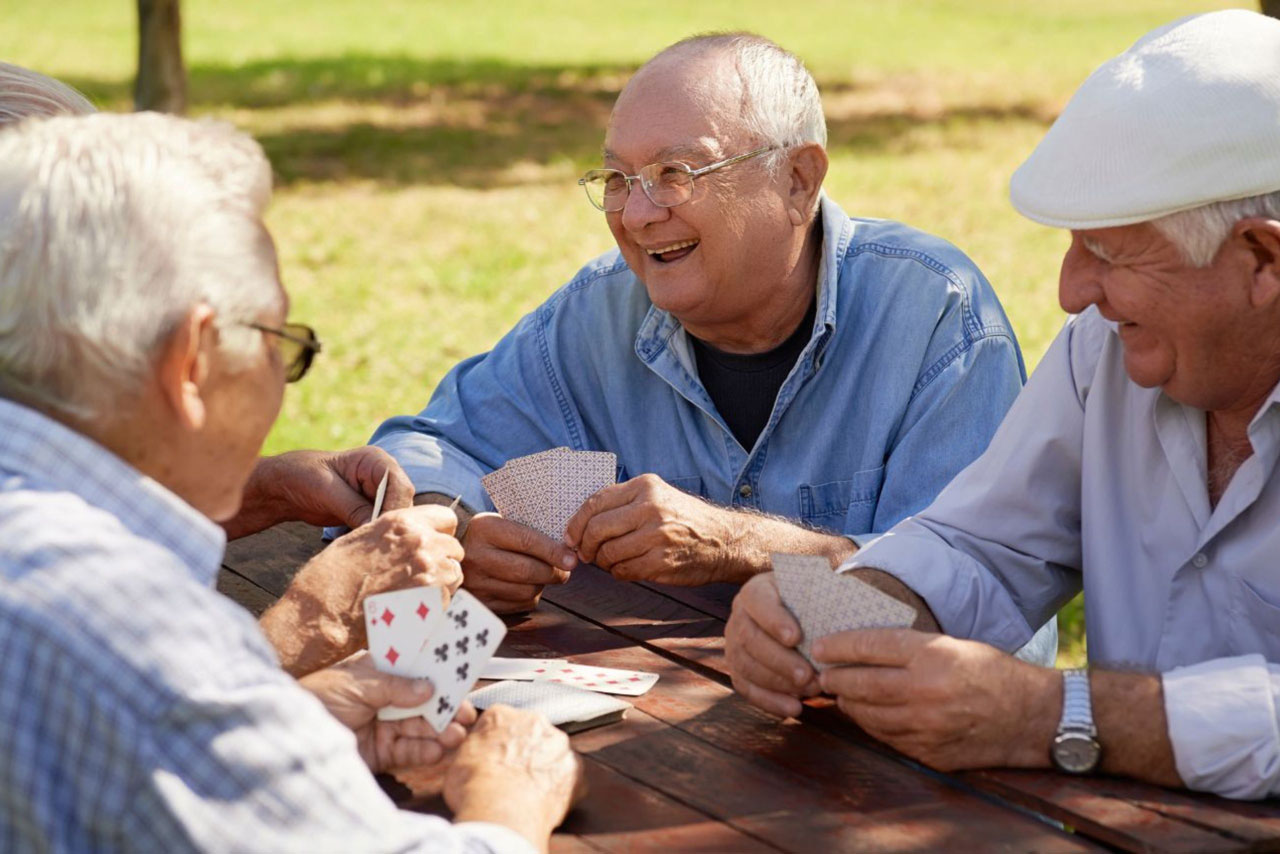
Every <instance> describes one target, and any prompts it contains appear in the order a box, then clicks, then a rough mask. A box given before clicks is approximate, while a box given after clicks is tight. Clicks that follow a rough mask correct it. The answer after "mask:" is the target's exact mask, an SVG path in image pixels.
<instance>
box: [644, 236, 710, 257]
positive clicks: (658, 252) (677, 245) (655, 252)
mask: <svg viewBox="0 0 1280 854" xmlns="http://www.w3.org/2000/svg"><path fill="white" fill-rule="evenodd" d="M697 245H698V241H696V240H685V241H683V242H682V243H672V244H671V245H670V246H664V247H662V248H661V249H649V250H647V251H648V253H649V254H650V255H663V254H665V253H667V252H675V251H676V250H677V249H683V248H685V247H686V246H697Z"/></svg>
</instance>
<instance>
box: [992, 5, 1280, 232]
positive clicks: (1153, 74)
mask: <svg viewBox="0 0 1280 854" xmlns="http://www.w3.org/2000/svg"><path fill="white" fill-rule="evenodd" d="M1275 190H1280V20H1276V19H1274V18H1268V17H1265V16H1263V15H1259V14H1257V13H1255V12H1247V11H1244V10H1243V9H1233V10H1230V11H1224V12H1211V13H1209V14H1207V15H1196V16H1193V17H1189V18H1182V19H1181V20H1178V21H1174V22H1173V23H1172V24H1167V25H1165V26H1163V27H1161V28H1159V29H1157V30H1154V31H1153V32H1150V33H1148V34H1147V35H1145V36H1143V37H1142V38H1141V39H1139V40H1138V41H1137V42H1136V43H1135V44H1134V45H1133V47H1131V48H1129V49H1128V50H1127V51H1125V52H1124V53H1122V54H1120V55H1119V56H1117V57H1116V58H1115V59H1112V60H1110V61H1109V62H1107V63H1106V64H1104V65H1103V66H1102V67H1100V68H1099V69H1098V70H1097V71H1095V72H1093V74H1091V75H1090V76H1089V79H1088V80H1086V81H1085V82H1084V84H1083V85H1082V86H1081V87H1080V89H1079V90H1078V91H1077V92H1076V93H1075V95H1073V96H1072V98H1071V100H1070V102H1068V104H1067V106H1066V109H1064V110H1063V111H1062V115H1060V116H1059V117H1058V120H1057V121H1056V122H1054V124H1053V127H1051V128H1049V132H1048V133H1047V134H1045V137H1044V139H1043V140H1041V141H1040V144H1039V145H1038V146H1036V149H1035V151H1033V152H1031V156H1030V157H1028V158H1027V160H1026V162H1025V163H1023V164H1022V165H1021V166H1020V167H1018V171H1016V172H1014V173H1013V180H1012V181H1011V182H1010V185H1009V197H1010V199H1011V200H1012V202H1013V206H1014V207H1015V208H1017V209H1018V211H1019V212H1020V213H1021V214H1022V215H1023V216H1026V217H1028V218H1030V219H1033V220H1035V221H1036V222H1041V223H1044V224H1045V225H1052V226H1058V227H1061V228H1074V229H1083V228H1105V227H1108V226H1113V225H1128V224H1130V223H1135V222H1146V221H1148V220H1152V219H1156V218H1158V217H1161V216H1165V215H1166V214H1171V213H1175V212H1177V211H1182V210H1187V209H1189V208H1194V207H1198V206H1200V205H1204V204H1208V203H1209V202H1217V201H1224V200H1227V199H1241V198H1245V197H1247V196H1256V195H1260V194H1262V193H1268V192H1272V191H1275Z"/></svg>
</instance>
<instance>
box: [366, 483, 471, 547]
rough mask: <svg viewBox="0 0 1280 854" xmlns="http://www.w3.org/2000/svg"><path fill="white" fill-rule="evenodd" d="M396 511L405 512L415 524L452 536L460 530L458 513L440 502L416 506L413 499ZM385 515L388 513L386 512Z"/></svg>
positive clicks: (406, 516)
mask: <svg viewBox="0 0 1280 854" xmlns="http://www.w3.org/2000/svg"><path fill="white" fill-rule="evenodd" d="M388 490H390V487H388ZM395 512H396V513H403V514H405V518H407V519H411V520H412V524H414V525H418V526H423V527H427V528H430V529H431V530H433V531H438V532H439V533H441V534H447V535H449V536H450V537H452V536H453V535H454V533H456V532H457V530H458V517H457V515H456V514H455V513H454V512H453V511H452V510H450V509H449V508H448V507H445V506H443V505H440V504H419V505H416V506H415V505H414V504H413V502H412V499H411V500H410V503H409V505H408V506H406V507H402V508H400V509H399V510H397V511H395ZM383 515H387V514H386V513H384V514H383Z"/></svg>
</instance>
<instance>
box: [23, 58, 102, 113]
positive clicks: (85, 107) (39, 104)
mask: <svg viewBox="0 0 1280 854" xmlns="http://www.w3.org/2000/svg"><path fill="white" fill-rule="evenodd" d="M92 112H94V109H93V104H91V103H89V99H88V98H86V97H85V96H84V95H81V94H80V93H79V92H77V91H76V90H75V89H72V88H71V87H70V86H68V85H67V84H65V83H63V82H62V81H60V80H54V79H53V78H52V77H48V76H46V75H44V74H41V73H39V72H38V71H32V70H31V69H29V68H23V67H22V66H19V65H11V64H9V63H7V62H0V128H2V127H4V126H5V125H10V124H13V123H14V122H19V121H22V120H23V119H26V118H31V117H39V116H42V117H46V118H47V117H50V116H85V115H88V114H89V113H92Z"/></svg>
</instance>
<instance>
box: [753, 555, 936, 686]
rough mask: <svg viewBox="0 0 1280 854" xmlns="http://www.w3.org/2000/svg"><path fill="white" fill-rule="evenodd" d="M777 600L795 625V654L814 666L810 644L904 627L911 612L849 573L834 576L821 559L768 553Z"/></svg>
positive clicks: (912, 616)
mask: <svg viewBox="0 0 1280 854" xmlns="http://www.w3.org/2000/svg"><path fill="white" fill-rule="evenodd" d="M769 559H770V560H771V561H772V562H773V573H774V577H775V578H776V579H777V582H778V592H779V593H780V594H781V595H782V601H783V603H784V604H786V606H787V610H789V611H791V613H792V615H794V616H795V618H796V621H797V622H798V623H800V632H801V640H800V645H799V650H800V654H801V655H803V656H804V657H805V658H806V659H808V661H809V663H810V664H812V665H813V666H814V667H815V668H817V669H818V670H823V669H825V667H826V665H820V664H818V663H817V662H816V661H814V660H813V654H812V649H813V642H814V641H816V640H817V639H818V638H820V637H825V636H826V635H830V634H835V633H836V632H846V631H849V630H850V629H884V628H906V627H907V626H910V625H911V624H912V623H914V622H915V621H916V611H915V609H914V608H912V607H911V606H910V605H908V604H906V603H905V602H901V601H899V600H897V599H894V598H893V597H892V596H890V595H889V594H887V593H882V592H880V591H879V590H877V589H875V588H874V587H872V586H871V585H870V584H867V583H866V582H863V581H859V580H858V579H856V578H854V577H853V576H851V575H837V574H836V573H835V572H834V571H832V569H831V564H830V563H828V561H827V559H826V558H825V557H819V556H816V555H788V554H772V555H769Z"/></svg>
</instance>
